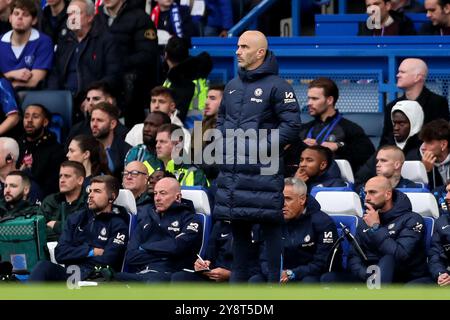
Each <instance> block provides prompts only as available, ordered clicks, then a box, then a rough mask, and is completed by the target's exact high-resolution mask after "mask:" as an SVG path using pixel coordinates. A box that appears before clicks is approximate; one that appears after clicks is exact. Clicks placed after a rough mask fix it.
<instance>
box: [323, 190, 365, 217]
mask: <svg viewBox="0 0 450 320" xmlns="http://www.w3.org/2000/svg"><path fill="white" fill-rule="evenodd" d="M315 198H316V200H317V201H318V202H319V203H320V206H321V210H322V211H323V212H325V213H328V214H329V215H333V214H345V215H353V216H359V217H362V215H363V210H362V206H361V200H360V199H359V197H358V194H357V193H356V192H353V191H320V192H318V193H317V194H316V197H315Z"/></svg>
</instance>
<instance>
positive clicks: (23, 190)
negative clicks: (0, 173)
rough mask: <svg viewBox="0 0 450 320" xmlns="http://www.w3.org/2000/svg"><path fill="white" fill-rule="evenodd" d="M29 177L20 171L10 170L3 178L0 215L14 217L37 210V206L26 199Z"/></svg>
mask: <svg viewBox="0 0 450 320" xmlns="http://www.w3.org/2000/svg"><path fill="white" fill-rule="evenodd" d="M30 186H31V183H30V179H29V178H28V176H27V175H26V174H25V173H23V172H22V171H12V172H10V173H9V174H8V176H7V177H6V180H5V187H4V189H3V196H4V198H3V199H1V200H0V217H2V218H3V217H5V216H12V217H16V216H19V215H22V214H28V213H32V212H37V210H38V207H37V206H34V205H32V204H31V203H30V202H28V201H27V198H28V194H29V193H30Z"/></svg>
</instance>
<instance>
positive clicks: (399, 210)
mask: <svg viewBox="0 0 450 320" xmlns="http://www.w3.org/2000/svg"><path fill="white" fill-rule="evenodd" d="M392 197H393V201H394V203H393V207H392V209H390V210H388V211H386V212H383V213H381V214H380V222H381V224H382V225H386V224H388V223H390V222H391V221H393V220H395V219H396V218H398V217H400V216H401V215H404V214H409V213H411V212H412V206H411V201H409V198H408V196H407V195H406V194H404V193H403V192H400V191H398V190H395V189H393V190H392Z"/></svg>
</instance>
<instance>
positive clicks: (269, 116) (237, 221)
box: [214, 31, 300, 282]
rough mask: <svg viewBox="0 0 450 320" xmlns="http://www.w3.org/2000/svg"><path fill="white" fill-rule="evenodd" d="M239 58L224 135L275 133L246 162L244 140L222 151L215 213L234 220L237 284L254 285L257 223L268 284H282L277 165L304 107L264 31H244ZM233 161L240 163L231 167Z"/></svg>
mask: <svg viewBox="0 0 450 320" xmlns="http://www.w3.org/2000/svg"><path fill="white" fill-rule="evenodd" d="M236 57H237V62H238V66H239V74H238V76H237V77H236V78H234V79H233V80H231V81H230V82H229V83H228V84H227V85H226V87H225V91H224V92H225V93H224V96H223V99H222V103H221V106H220V109H219V116H218V119H217V129H218V130H219V131H220V132H221V134H222V136H223V137H226V132H228V134H229V132H230V130H231V132H234V133H235V134H237V133H238V132H239V131H237V130H238V129H242V130H244V131H249V132H253V133H255V134H256V135H258V134H261V132H264V130H265V132H266V133H267V132H270V133H269V134H268V135H266V136H265V137H264V135H262V134H261V135H260V136H259V141H258V139H257V141H253V142H258V143H259V144H258V146H261V148H258V147H257V148H255V149H253V150H244V152H243V153H242V154H240V155H239V158H240V159H241V160H245V161H244V164H239V161H237V163H236V157H237V155H236V150H237V149H238V148H237V147H236V145H237V144H238V143H239V144H241V143H242V141H240V142H239V141H238V142H237V141H235V140H239V139H233V141H232V146H233V149H234V150H235V151H234V152H230V144H226V143H224V144H226V145H225V146H224V148H223V153H222V154H217V153H216V157H219V158H221V159H223V162H222V163H225V162H226V164H224V165H221V166H220V173H219V176H218V178H217V193H216V196H215V207H214V215H215V217H216V218H217V219H225V220H231V228H232V232H233V239H234V242H233V259H234V260H233V267H232V270H233V272H232V274H231V281H232V282H247V281H248V279H249V277H250V274H249V272H250V265H249V261H248V257H249V253H250V251H251V230H252V226H253V224H260V226H261V230H262V233H263V234H264V241H266V243H267V252H268V269H269V273H268V281H269V282H279V280H280V269H281V265H280V263H281V259H280V255H281V250H282V241H281V225H282V223H283V214H282V208H283V195H282V191H283V186H284V180H283V178H284V177H283V170H282V169H280V168H281V167H280V166H278V165H277V164H279V161H280V157H279V154H280V152H281V151H282V150H284V148H285V147H286V146H287V145H288V144H290V143H292V142H293V141H295V139H296V137H297V136H298V134H299V132H300V114H299V110H300V108H299V106H298V102H297V99H296V97H295V93H294V90H293V88H292V87H291V85H289V83H287V82H286V81H285V80H283V79H281V78H280V77H279V76H278V64H277V62H276V58H275V55H274V54H273V53H272V52H271V51H269V50H268V44H267V39H266V37H265V36H264V34H263V33H261V32H259V31H246V32H244V33H243V34H242V35H241V37H240V38H239V40H238V46H237V50H236ZM261 129H262V131H260V130H261ZM273 129H276V130H273ZM277 138H278V139H277ZM271 139H272V140H271ZM273 139H275V141H274V140H273ZM226 140H227V139H224V142H226ZM241 140H242V139H241ZM272 142H273V143H272ZM264 146H266V147H267V148H268V149H269V150H271V157H270V159H269V160H270V161H268V162H270V163H269V164H268V163H267V162H266V164H262V163H261V162H262V161H260V159H255V157H254V152H255V151H256V152H258V150H259V152H261V151H263V150H264ZM245 149H247V148H245ZM250 149H251V148H250ZM239 152H240V151H239ZM230 159H234V160H233V161H232V162H231V164H230V161H229V160H230ZM225 160H226V161H225ZM281 161H282V159H281Z"/></svg>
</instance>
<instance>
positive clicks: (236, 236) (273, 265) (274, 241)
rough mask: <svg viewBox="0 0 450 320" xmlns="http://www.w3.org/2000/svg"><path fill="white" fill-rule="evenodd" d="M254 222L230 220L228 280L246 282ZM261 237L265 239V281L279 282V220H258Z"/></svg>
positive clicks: (281, 244) (280, 233)
mask: <svg viewBox="0 0 450 320" xmlns="http://www.w3.org/2000/svg"><path fill="white" fill-rule="evenodd" d="M253 224H255V222H251V221H243V220H232V221H231V230H232V233H233V267H232V271H231V278H230V282H247V281H248V280H249V278H250V277H251V276H252V275H251V274H250V268H251V265H250V261H249V257H250V256H251V250H252V227H253ZM258 224H259V225H260V227H261V232H262V238H263V240H264V241H265V248H266V257H267V266H268V274H267V281H268V282H272V283H278V282H280V276H281V259H282V256H281V253H282V248H283V242H282V239H281V235H282V229H281V222H280V223H276V222H260V223H258Z"/></svg>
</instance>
